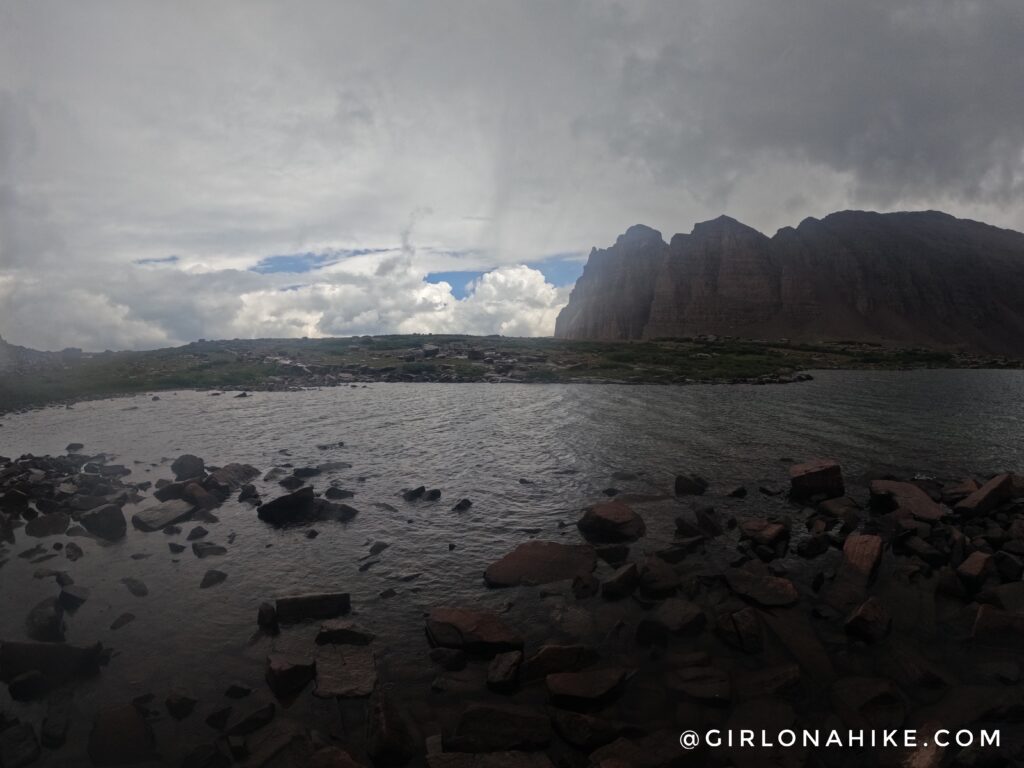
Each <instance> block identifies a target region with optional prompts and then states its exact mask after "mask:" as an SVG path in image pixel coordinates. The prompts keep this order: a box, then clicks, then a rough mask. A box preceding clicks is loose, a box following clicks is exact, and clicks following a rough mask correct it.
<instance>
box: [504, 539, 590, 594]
mask: <svg viewBox="0 0 1024 768" xmlns="http://www.w3.org/2000/svg"><path fill="white" fill-rule="evenodd" d="M596 564H597V557H596V555H595V554H594V550H593V548H592V547H589V546H586V545H576V544H559V543H557V542H553V541H527V542H524V543H523V544H520V545H519V546H518V547H516V548H515V549H514V550H513V551H512V552H510V553H509V554H507V555H505V556H504V557H503V558H501V559H500V560H498V561H497V562H495V563H492V564H491V565H490V566H488V568H487V570H486V571H484V581H485V582H486V583H487V586H489V587H511V586H516V585H519V584H533V585H536V584H548V583H550V582H553V581H563V580H565V579H571V578H573V577H574V576H577V575H579V574H589V573H590V572H591V571H593V570H594V566H595V565H596Z"/></svg>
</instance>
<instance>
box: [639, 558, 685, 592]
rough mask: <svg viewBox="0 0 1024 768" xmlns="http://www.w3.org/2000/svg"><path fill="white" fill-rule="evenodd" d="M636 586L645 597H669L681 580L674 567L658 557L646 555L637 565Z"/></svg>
mask: <svg viewBox="0 0 1024 768" xmlns="http://www.w3.org/2000/svg"><path fill="white" fill-rule="evenodd" d="M637 575H638V578H639V581H638V584H637V588H638V589H639V590H640V593H641V594H642V595H643V596H644V597H646V598H655V599H656V598H662V597H671V596H672V595H674V594H675V593H676V590H678V589H679V584H680V583H681V580H680V578H679V574H678V573H676V570H675V568H673V567H672V566H671V565H669V564H668V563H667V562H666V561H664V560H662V559H661V558H660V557H657V556H653V557H646V558H644V559H643V560H642V561H641V562H640V564H639V565H638V566H637Z"/></svg>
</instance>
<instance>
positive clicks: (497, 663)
mask: <svg viewBox="0 0 1024 768" xmlns="http://www.w3.org/2000/svg"><path fill="white" fill-rule="evenodd" d="M522 663H523V652H522V651H506V652H505V653H499V654H496V655H495V657H494V658H493V659H491V664H490V666H489V667H488V668H487V687H488V688H490V689H491V690H492V691H497V692H498V693H510V692H511V691H514V690H515V688H516V684H517V683H518V681H519V668H520V666H522Z"/></svg>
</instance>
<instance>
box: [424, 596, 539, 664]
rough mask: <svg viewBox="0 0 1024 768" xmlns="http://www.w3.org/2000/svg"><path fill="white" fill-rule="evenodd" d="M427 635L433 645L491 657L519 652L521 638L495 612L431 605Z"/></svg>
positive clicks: (521, 644) (521, 643)
mask: <svg viewBox="0 0 1024 768" xmlns="http://www.w3.org/2000/svg"><path fill="white" fill-rule="evenodd" d="M427 635H428V637H429V638H430V640H431V642H432V643H433V644H434V645H438V646H441V647H443V648H459V649H461V650H464V651H466V652H467V653H478V654H485V655H491V656H493V655H494V654H495V653H501V652H504V651H521V650H522V649H523V638H522V637H520V636H519V634H517V633H516V632H515V631H513V630H512V629H511V628H510V627H509V626H508V625H506V624H505V622H503V621H502V620H501V619H500V618H498V617H497V616H496V615H495V614H493V613H490V612H488V611H474V610H471V609H468V608H447V607H445V608H434V609H432V610H431V611H430V614H429V616H428V618H427Z"/></svg>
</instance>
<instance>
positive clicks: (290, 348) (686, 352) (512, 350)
mask: <svg viewBox="0 0 1024 768" xmlns="http://www.w3.org/2000/svg"><path fill="white" fill-rule="evenodd" d="M12 359H14V358H12ZM939 367H941V368H956V367H1019V363H1017V362H1015V361H1007V360H991V359H979V358H972V357H966V356H961V355H955V354H952V353H949V352H941V351H932V350H921V349H916V350H904V349H893V348H888V347H883V346H881V345H878V344H861V343H854V342H842V343H820V344H808V343H790V342H787V341H777V342H766V341H744V340H739V339H703V338H701V339H658V340H655V341H642V342H639V341H638V342H596V341H567V340H561V339H551V338H543V339H524V338H505V337H500V336H457V335H444V336H437V335H418V334H417V335H407V336H374V337H369V336H362V337H352V338H328V339H233V340H224V341H206V340H200V341H198V342H195V343H192V344H187V345H185V346H183V347H177V348H172V349H158V350H152V351H147V352H105V353H102V354H95V355H88V354H85V355H80V356H79V355H74V356H72V357H70V358H66V357H65V356H63V355H61V354H60V353H53V354H50V353H31V355H30V356H22V358H19V359H15V361H14V362H13V363H11V364H9V365H8V366H7V368H5V369H4V370H0V411H5V410H13V409H17V408H23V407H26V406H33V405H40V404H44V403H54V402H62V401H70V400H76V399H84V398H94V397H105V396H111V395H117V394H132V393H140V392H157V391H160V390H167V389H190V388H195V389H222V388H227V389H251V390H257V389H287V388H291V387H302V386H332V385H338V384H347V383H354V382H365V381H440V382H479V381H495V380H514V381H523V382H538V383H558V382H581V381H583V382H585V381H608V380H611V381H622V382H629V383H642V382H646V383H660V384H678V383H690V382H698V381H737V380H757V379H761V380H772V379H775V380H778V379H779V377H787V376H791V375H793V374H794V373H796V372H798V371H806V370H816V369H826V368H858V369H864V368H869V369H903V368H939Z"/></svg>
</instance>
